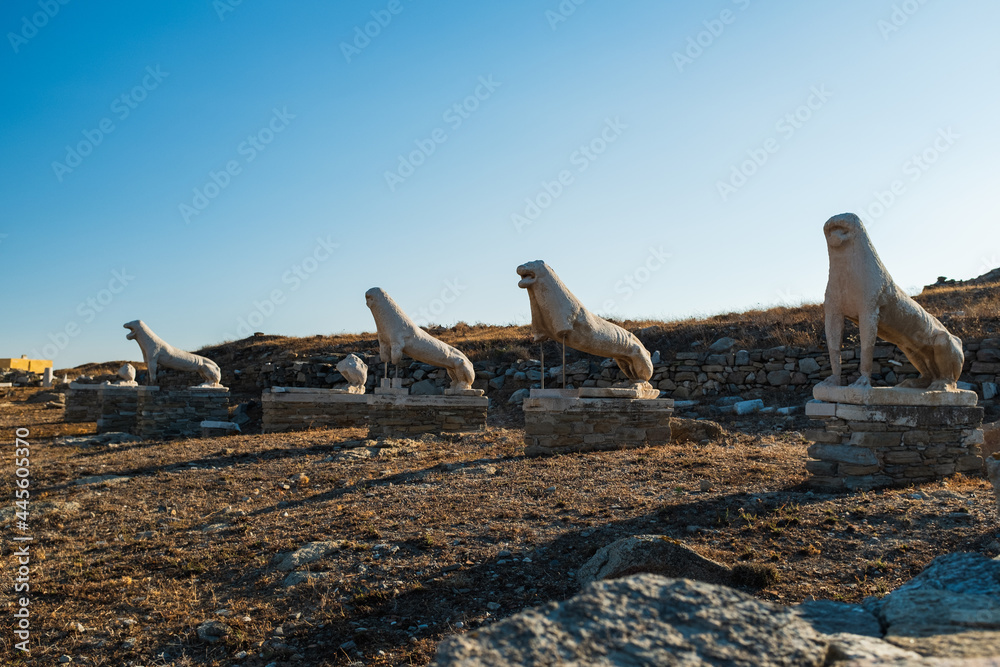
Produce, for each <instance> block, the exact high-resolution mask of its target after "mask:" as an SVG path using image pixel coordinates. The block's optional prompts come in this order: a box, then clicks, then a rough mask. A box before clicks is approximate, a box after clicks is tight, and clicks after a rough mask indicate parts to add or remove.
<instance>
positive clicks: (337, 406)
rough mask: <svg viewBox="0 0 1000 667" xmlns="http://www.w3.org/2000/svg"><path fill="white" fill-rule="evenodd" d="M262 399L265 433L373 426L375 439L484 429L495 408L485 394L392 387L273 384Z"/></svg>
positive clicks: (372, 431) (370, 435)
mask: <svg viewBox="0 0 1000 667" xmlns="http://www.w3.org/2000/svg"><path fill="white" fill-rule="evenodd" d="M400 391H402V392H405V391H406V389H402V388H400ZM262 399H263V407H264V432H265V433H278V432H282V431H301V430H305V429H309V428H362V427H367V428H368V435H369V437H372V438H377V437H380V436H411V435H415V434H420V433H460V432H465V431H482V430H485V429H486V410H487V407H488V406H489V399H488V398H486V397H485V396H409V395H407V394H405V393H396V390H395V389H393V388H391V387H387V388H386V393H378V394H349V393H345V392H343V391H341V390H337V389H308V388H300V387H272V388H271V389H270V390H268V391H265V392H264V393H263V394H262Z"/></svg>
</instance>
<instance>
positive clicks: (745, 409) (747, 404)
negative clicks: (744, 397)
mask: <svg viewBox="0 0 1000 667" xmlns="http://www.w3.org/2000/svg"><path fill="white" fill-rule="evenodd" d="M763 408H764V401H762V400H761V399H759V398H755V399H753V400H752V401H743V402H741V403H737V404H736V405H734V406H733V412H735V413H736V414H738V415H749V414H753V413H754V412H759V411H760V410H762V409H763Z"/></svg>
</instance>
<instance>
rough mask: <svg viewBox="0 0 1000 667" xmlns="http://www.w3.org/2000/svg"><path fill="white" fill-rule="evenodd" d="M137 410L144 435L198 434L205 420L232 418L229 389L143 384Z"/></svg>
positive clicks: (138, 427) (158, 437)
mask: <svg viewBox="0 0 1000 667" xmlns="http://www.w3.org/2000/svg"><path fill="white" fill-rule="evenodd" d="M136 412H137V418H136V435H138V436H139V437H141V438H143V439H152V440H172V439H175V438H197V437H199V436H201V422H203V421H206V420H209V421H228V420H229V390H228V389H227V388H225V387H212V388H203V387H190V388H187V389H166V388H160V387H139V388H138V401H137V410H136Z"/></svg>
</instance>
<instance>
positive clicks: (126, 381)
mask: <svg viewBox="0 0 1000 667" xmlns="http://www.w3.org/2000/svg"><path fill="white" fill-rule="evenodd" d="M118 377H120V378H121V380H119V381H118V384H120V385H122V386H123V387H132V386H135V385H136V384H138V383H137V382H136V381H135V366H133V365H132V364H125V365H124V366H122V367H121V368H119V369H118Z"/></svg>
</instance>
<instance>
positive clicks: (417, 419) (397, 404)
mask: <svg viewBox="0 0 1000 667" xmlns="http://www.w3.org/2000/svg"><path fill="white" fill-rule="evenodd" d="M489 404H490V399H488V398H486V397H485V396H393V395H391V394H389V395H381V396H378V395H373V396H372V397H371V404H370V408H371V413H370V414H371V418H370V420H369V423H368V436H369V437H372V438H377V437H399V436H413V435H419V434H422V433H436V434H440V433H468V432H474V431H485V430H486V412H487V409H488V407H489Z"/></svg>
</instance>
